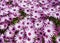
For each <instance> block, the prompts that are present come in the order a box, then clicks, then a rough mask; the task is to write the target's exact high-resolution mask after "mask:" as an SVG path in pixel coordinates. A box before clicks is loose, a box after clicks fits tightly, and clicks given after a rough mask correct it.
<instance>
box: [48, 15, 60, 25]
mask: <svg viewBox="0 0 60 43" xmlns="http://www.w3.org/2000/svg"><path fill="white" fill-rule="evenodd" d="M48 19H49V20H50V21H53V23H54V24H55V25H56V26H60V20H58V19H56V18H54V17H52V16H51V17H49V18H48Z"/></svg>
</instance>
